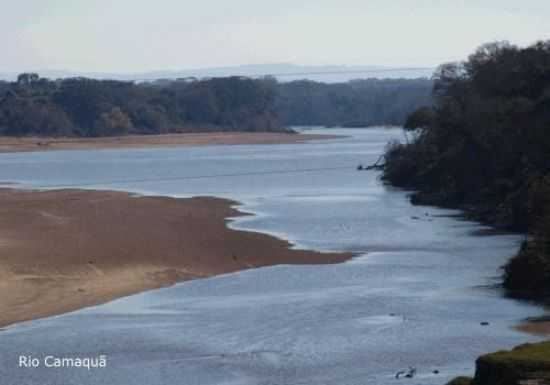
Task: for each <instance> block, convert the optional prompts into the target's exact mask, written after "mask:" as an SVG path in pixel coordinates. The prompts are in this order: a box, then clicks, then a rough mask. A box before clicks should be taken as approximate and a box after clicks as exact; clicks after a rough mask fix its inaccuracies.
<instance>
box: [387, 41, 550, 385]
mask: <svg viewBox="0 0 550 385" xmlns="http://www.w3.org/2000/svg"><path fill="white" fill-rule="evenodd" d="M433 95H434V100H435V102H434V105H433V106H426V107H422V108H420V109H418V110H416V111H415V112H413V113H412V114H411V115H409V117H408V118H407V121H406V124H405V127H406V130H407V131H408V134H407V135H408V137H409V141H408V143H405V144H400V143H393V144H390V145H389V146H388V149H387V151H386V155H385V159H386V163H385V167H384V174H383V178H384V179H385V180H386V181H388V182H390V183H391V184H393V185H396V186H401V187H404V188H410V189H414V190H416V192H415V193H413V194H412V196H411V199H412V201H413V203H416V204H434V205H440V206H446V207H456V208H461V209H463V210H464V211H465V212H466V214H467V215H468V216H469V217H471V218H473V219H477V220H480V221H482V222H484V223H488V224H491V225H493V226H496V227H497V228H501V229H506V230H512V231H521V232H526V233H527V234H528V236H527V237H526V239H525V241H524V242H523V244H522V245H521V248H520V250H519V252H518V254H517V255H516V256H514V257H513V258H511V259H510V261H509V262H508V263H507V264H506V265H505V266H504V274H503V286H504V288H505V290H506V292H507V293H508V294H509V295H511V296H514V297H520V298H529V299H536V300H539V301H543V302H548V299H549V293H550V41H541V42H538V43H536V44H534V45H531V46H529V47H526V48H518V47H516V46H513V45H510V44H508V43H506V42H497V43H490V44H486V45H484V46H482V47H480V48H479V49H478V50H477V51H476V52H475V53H474V54H472V55H471V56H470V57H469V58H468V60H466V61H465V62H462V63H451V64H445V65H442V66H441V67H440V68H439V69H438V70H437V71H436V74H435V76H434V88H433ZM526 380H531V381H538V382H531V383H540V384H543V383H548V381H550V343H548V342H547V343H542V344H533V345H524V346H521V347H518V348H516V349H514V350H512V351H511V352H498V353H493V354H489V355H485V356H482V357H480V358H479V359H478V360H477V365H476V375H475V378H474V379H469V378H464V377H461V378H457V379H455V380H454V381H453V382H451V384H453V385H458V384H475V385H517V384H519V383H523V382H522V381H526Z"/></svg>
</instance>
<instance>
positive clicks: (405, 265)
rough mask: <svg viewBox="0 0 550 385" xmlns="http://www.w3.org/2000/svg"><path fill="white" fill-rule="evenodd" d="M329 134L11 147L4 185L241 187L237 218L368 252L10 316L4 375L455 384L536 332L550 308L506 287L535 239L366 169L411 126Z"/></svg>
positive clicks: (226, 193)
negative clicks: (20, 362)
mask: <svg viewBox="0 0 550 385" xmlns="http://www.w3.org/2000/svg"><path fill="white" fill-rule="evenodd" d="M323 132H329V133H337V134H344V135H348V137H347V138H341V139H334V140H328V141H316V142H311V143H308V144H292V145H254V146H212V147H197V148H168V149H134V150H101V151H58V152H49V153H23V154H2V155H0V180H3V181H10V182H20V183H23V184H24V185H25V186H28V187H40V188H58V187H85V188H103V189H120V190H126V191H132V192H136V193H141V194H161V195H171V196H182V197H183V196H191V195H215V196H221V197H228V198H232V199H235V200H237V201H239V202H241V203H242V206H241V209H242V210H244V211H249V212H253V213H255V214H256V215H255V216H251V217H244V218H239V219H237V220H236V221H234V222H232V224H231V226H234V227H237V228H241V229H247V230H253V231H262V232H268V233H271V234H274V235H277V236H280V237H283V238H286V239H290V240H291V241H292V242H293V243H294V244H295V245H296V246H295V247H300V248H313V249H318V250H342V251H344V250H345V251H354V252H356V253H358V257H357V258H355V259H354V260H352V261H349V262H347V263H343V264H339V265H324V266H274V267H268V268H261V269H256V270H249V271H244V272H240V273H235V274H228V275H224V276H218V277H214V278H210V279H204V280H197V281H192V282H186V283H182V284H179V285H176V286H174V287H171V288H167V289H161V290H156V291H151V292H147V293H143V294H139V295H135V296H132V297H128V298H124V299H120V300H117V301H114V302H111V303H108V304H106V305H102V306H97V307H93V308H88V309H84V310H81V311H77V312H74V313H71V314H67V315H63V316H59V317H52V318H48V319H43V320H38V321H32V322H27V323H23V324H19V325H16V326H13V327H10V328H8V329H6V330H4V331H2V332H1V333H0V357H1V359H0V378H2V379H6V378H9V379H11V380H10V382H9V383H10V384H37V385H38V384H40V385H49V384H52V385H53V384H75V385H76V384H78V385H80V384H83V385H86V384H184V385H195V384H200V385H203V384H206V385H208V384H226V385H230V384H231V385H233V384H235V385H237V384H238V385H240V384H243V385H246V384H258V385H259V384H262V385H264V384H265V385H267V384H273V385H298V384H304V385H305V384H308V385H322V384H337V385H346V384H349V385H364V384H373V385H377V384H394V383H405V384H415V385H416V384H444V383H445V382H446V381H447V380H448V379H449V378H450V377H452V376H455V375H458V374H470V373H472V371H473V364H474V360H475V358H476V357H477V356H478V355H479V354H482V353H485V352H489V351H493V350H497V349H502V348H509V347H511V346H513V345H516V344H519V343H523V342H527V341H529V340H533V337H528V336H525V335H523V334H520V333H518V332H516V331H514V330H513V329H512V328H511V326H512V325H514V323H516V322H518V321H519V320H521V319H522V318H524V317H527V316H534V315H538V314H540V313H541V311H540V309H539V308H537V307H535V306H532V305H529V304H527V303H522V302H517V301H513V300H510V299H505V298H503V297H502V296H501V293H500V291H499V290H498V289H497V288H495V287H494V285H495V284H496V283H498V275H499V274H500V271H499V267H500V266H501V265H502V264H503V263H504V262H505V261H506V259H507V258H508V257H509V256H510V255H512V254H513V253H514V252H515V250H516V248H517V245H518V242H519V240H520V238H519V236H515V235H493V236H475V235H473V233H474V232H475V231H476V230H479V229H480V228H481V227H480V226H479V225H477V224H475V223H471V222H466V221H462V220H459V219H458V218H456V217H455V216H454V215H452V214H456V212H453V211H449V210H440V209H436V208H432V207H413V206H411V205H410V203H409V202H408V200H407V199H406V193H405V192H402V191H398V190H395V189H392V188H389V187H385V186H383V185H382V183H381V182H380V181H379V180H378V174H377V172H375V171H364V172H358V171H356V170H355V168H356V166H357V164H358V163H359V162H362V163H364V164H369V163H373V162H374V161H376V159H377V158H378V156H379V155H380V154H381V153H382V151H383V149H384V146H385V145H386V143H387V142H388V141H389V140H392V139H396V138H397V139H399V138H402V134H401V131H400V130H398V129H369V130H340V129H337V130H323ZM290 171H292V172H290ZM482 321H487V322H490V326H486V327H484V326H481V325H480V322H482ZM20 354H31V355H35V356H38V357H43V356H44V355H47V354H54V355H57V356H81V357H89V356H91V357H93V356H97V355H99V354H106V355H107V357H108V358H107V360H108V364H107V368H105V369H94V370H91V371H87V370H86V369H45V368H37V369H21V368H18V366H17V359H18V356H19V355H20ZM409 366H414V367H416V368H417V369H418V374H417V376H416V377H415V378H414V379H412V380H407V379H401V380H396V379H395V378H394V377H395V373H396V372H397V371H399V370H401V369H406V368H408V367H409ZM434 370H439V372H440V373H439V374H434V373H433V371H434ZM0 383H4V380H0Z"/></svg>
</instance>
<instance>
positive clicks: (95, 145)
mask: <svg viewBox="0 0 550 385" xmlns="http://www.w3.org/2000/svg"><path fill="white" fill-rule="evenodd" d="M336 137H337V136H334V135H315V134H311V135H304V134H289V133H275V132H251V133H248V132H214V133H188V134H165V135H128V136H114V137H101V138H51V137H48V138H40V137H21V138H16V137H6V136H3V137H0V153H1V152H23V151H49V150H84V149H99V148H139V147H171V146H176V147H177V146H208V145H220V144H226V145H235V144H285V143H302V142H306V141H309V140H316V139H331V138H336Z"/></svg>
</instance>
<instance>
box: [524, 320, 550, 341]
mask: <svg viewBox="0 0 550 385" xmlns="http://www.w3.org/2000/svg"><path fill="white" fill-rule="evenodd" d="M516 329H517V330H519V331H522V332H525V333H528V334H533V335H536V336H547V337H550V317H548V316H544V317H541V318H538V319H537V318H534V319H531V320H527V321H525V322H523V323H521V324H520V325H518V326H517V327H516Z"/></svg>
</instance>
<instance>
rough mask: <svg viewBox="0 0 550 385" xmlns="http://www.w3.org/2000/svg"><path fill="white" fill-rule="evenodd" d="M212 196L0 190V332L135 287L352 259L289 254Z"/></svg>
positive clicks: (141, 288)
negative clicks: (242, 225)
mask: <svg viewBox="0 0 550 385" xmlns="http://www.w3.org/2000/svg"><path fill="white" fill-rule="evenodd" d="M234 204H235V202H231V201H228V200H224V199H218V198H209V197H201V198H188V199H175V198H167V197H134V196H131V195H129V194H127V193H123V192H110V191H82V190H57V191H40V192H38V191H19V190H13V189H1V190H0V292H1V293H2V296H1V297H0V327H1V326H6V325H9V324H13V323H16V322H20V321H25V320H30V319H35V318H40V317H45V316H51V315H55V314H61V313H65V312H68V311H72V310H76V309H79V308H82V307H86V306H91V305H96V304H100V303H104V302H107V301H109V300H112V299H115V298H118V297H121V296H126V295H130V294H134V293H138V292H140V291H144V290H148V289H154V288H159V287H163V286H167V285H171V284H174V283H176V282H180V281H184V280H189V279H194V278H203V277H209V276H213V275H216V274H222V273H228V272H234V271H238V270H243V269H249V268H255V267H259V266H267V265H276V264H322V263H339V262H342V261H345V260H347V259H349V258H350V257H351V256H352V255H351V254H349V253H348V254H345V253H343V254H335V253H318V252H313V251H303V250H292V249H290V246H291V245H290V244H289V243H288V242H286V241H283V240H280V239H277V238H274V237H272V236H268V235H264V234H259V233H254V232H246V231H238V230H232V229H229V228H228V227H227V226H226V223H227V218H229V217H235V216H238V215H243V214H242V213H240V212H238V211H237V210H235V209H233V208H232V207H231V206H232V205H234Z"/></svg>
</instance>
